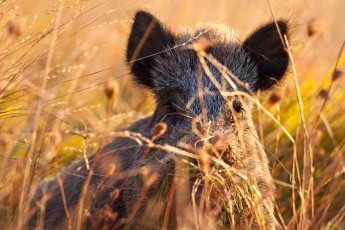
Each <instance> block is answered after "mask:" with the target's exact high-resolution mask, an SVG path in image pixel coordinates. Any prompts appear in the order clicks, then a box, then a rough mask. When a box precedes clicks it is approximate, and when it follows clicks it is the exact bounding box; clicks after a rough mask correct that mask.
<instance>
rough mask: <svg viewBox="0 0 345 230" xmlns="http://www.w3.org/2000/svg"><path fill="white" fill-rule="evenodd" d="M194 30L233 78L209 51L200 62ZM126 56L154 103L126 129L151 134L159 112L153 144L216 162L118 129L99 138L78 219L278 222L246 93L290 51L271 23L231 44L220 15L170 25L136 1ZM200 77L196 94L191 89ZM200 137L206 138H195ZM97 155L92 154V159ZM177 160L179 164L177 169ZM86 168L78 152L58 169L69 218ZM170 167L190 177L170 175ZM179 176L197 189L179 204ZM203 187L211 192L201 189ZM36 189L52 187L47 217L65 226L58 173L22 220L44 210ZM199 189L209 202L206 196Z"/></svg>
mask: <svg viewBox="0 0 345 230" xmlns="http://www.w3.org/2000/svg"><path fill="white" fill-rule="evenodd" d="M278 26H279V29H280V31H281V33H282V34H287V32H288V27H287V24H286V23H285V22H284V21H278ZM148 31H149V33H148V34H146V33H147V32H148ZM198 39H205V40H208V41H209V45H208V46H207V47H206V49H205V52H206V54H207V55H208V56H207V57H213V58H215V59H216V60H217V61H218V62H219V63H220V64H221V65H223V66H224V67H226V68H227V69H228V70H229V71H231V73H232V74H234V75H235V76H236V78H234V77H232V76H233V75H231V74H230V75H229V77H230V78H231V80H232V81H233V82H234V84H235V85H236V87H234V85H231V84H230V83H229V82H227V80H226V79H225V78H224V74H222V73H221V71H220V69H219V66H215V65H214V63H213V64H211V61H206V65H207V66H203V65H202V64H201V61H200V59H199V57H200V55H199V57H198V53H197V52H196V51H195V50H193V49H191V48H190V47H191V46H190V45H191V44H192V43H193V42H197V41H198ZM138 46H141V47H139V48H140V50H138ZM127 61H128V62H129V67H131V72H132V73H133V76H134V79H135V81H136V82H137V83H138V84H139V85H141V86H145V87H147V88H149V89H150V90H152V92H153V93H154V94H155V97H156V100H157V109H156V110H155V112H154V114H153V115H152V116H150V117H148V118H145V119H142V120H139V121H137V122H136V123H134V124H133V125H131V126H130V127H128V128H126V129H125V130H128V131H130V132H134V133H140V134H141V135H142V136H144V137H147V138H149V139H150V138H151V139H152V135H155V134H152V133H151V130H152V129H153V128H154V127H155V125H156V124H157V123H158V122H164V123H166V124H167V130H166V131H165V133H164V134H163V135H162V136H160V137H159V138H156V137H155V138H154V139H155V140H154V142H155V144H158V145H164V144H169V145H172V146H175V147H179V148H180V149H181V148H182V149H183V150H186V151H189V152H195V150H196V149H195V148H196V147H201V148H202V149H203V151H206V153H207V154H208V155H209V156H212V157H214V158H218V160H220V161H222V162H223V164H221V163H219V162H218V163H217V162H215V161H214V160H209V166H208V167H209V169H208V170H206V167H207V166H205V165H204V164H206V163H205V162H207V160H205V159H204V158H202V159H204V160H199V161H196V160H193V159H188V160H187V159H186V157H181V156H180V155H179V154H176V153H172V152H169V151H167V150H165V149H161V148H156V147H148V146H147V143H146V142H145V141H143V143H142V144H139V143H138V142H136V141H134V140H133V139H130V138H125V137H121V138H120V137H117V138H115V139H114V140H112V141H111V142H110V143H109V144H107V145H106V146H105V147H104V148H103V150H102V153H101V155H100V158H99V159H98V162H97V164H96V165H95V170H94V175H93V176H92V179H91V182H90V184H89V187H88V192H87V193H86V196H85V200H84V210H83V217H82V218H83V219H82V224H83V225H82V228H83V229H114V228H115V229H116V228H126V227H127V228H129V229H161V228H162V227H163V225H164V224H167V227H168V229H176V228H186V229H195V228H197V226H199V228H201V229H208V228H210V229H212V228H226V227H233V226H238V225H242V226H246V228H252V229H258V228H265V229H275V228H276V227H275V226H276V224H275V218H274V190H275V188H274V184H273V182H272V177H271V175H270V172H269V167H268V161H267V157H266V154H265V152H264V151H263V148H262V146H261V145H260V142H259V141H258V137H257V134H256V131H255V129H254V125H253V121H252V118H251V107H252V102H251V100H249V98H248V97H251V96H254V94H255V93H256V92H257V91H258V90H266V89H269V88H271V87H272V86H273V85H275V84H276V83H277V82H279V81H280V80H281V79H282V77H283V75H284V73H285V72H286V69H287V66H288V55H287V53H286V52H285V50H284V45H283V44H282V43H281V39H280V38H279V35H278V32H277V29H276V27H275V24H274V23H273V22H272V23H269V24H267V25H264V26H263V27H260V28H259V29H257V30H256V31H255V32H254V33H253V34H252V35H250V36H249V37H248V38H247V39H246V40H245V41H244V43H243V44H238V43H237V42H235V39H234V38H233V33H232V30H231V29H229V28H227V27H226V26H224V25H223V26H222V25H206V26H201V27H199V28H198V29H196V31H195V32H190V31H185V32H181V33H180V34H179V35H174V34H172V33H171V32H170V31H169V30H168V29H166V27H165V26H164V25H163V24H162V23H161V22H160V21H159V20H158V19H156V18H155V17H154V16H152V15H151V14H150V13H147V12H144V11H139V12H137V14H136V16H135V19H134V23H133V26H132V31H131V34H130V37H129V40H128V46H127ZM205 68H209V70H210V71H211V73H212V76H209V73H207V72H206V71H203V69H205ZM200 70H202V71H200ZM211 77H213V78H214V79H215V80H216V81H218V83H219V84H220V85H221V87H222V89H221V90H222V91H227V92H233V93H234V95H232V96H231V95H230V96H226V98H224V94H222V93H221V92H220V89H219V88H217V84H215V83H214V81H213V80H214V79H213V80H211ZM198 79H199V80H200V81H201V82H200V81H199V82H198ZM238 80H240V81H241V82H239V81H238ZM243 83H244V84H243ZM200 84H201V85H202V100H200V99H201V96H200V94H199V93H198V87H199V86H200ZM236 88H237V89H236ZM240 92H242V95H239V94H240ZM243 93H247V97H246V96H244V95H243ZM203 111H205V113H203ZM201 114H206V117H205V116H201ZM194 124H197V125H196V126H197V127H198V128H199V130H198V131H197V130H196V128H195V125H194ZM218 134H221V135H222V136H223V138H221V140H222V142H221V143H220V144H217V145H215V144H214V143H213V142H212V141H214V140H216V139H217V138H216V136H217V135H218ZM212 137H213V138H212ZM200 143H203V144H202V145H201V146H199V144H200ZM212 143H213V144H212ZM181 146H183V147H181ZM198 156H202V155H200V154H199V155H198ZM94 157H95V156H94V155H91V156H90V157H89V161H90V164H91V165H92V164H93V162H94ZM200 159H201V158H200ZM181 160H182V161H181ZM178 165H179V167H180V166H181V165H185V166H184V167H182V169H180V168H178ZM226 165H227V166H226ZM183 168H185V169H186V168H187V169H188V170H183ZM69 172H72V173H69ZM181 172H182V174H181ZM87 173H88V170H87V169H86V166H85V162H84V160H82V161H80V162H77V163H75V164H74V165H72V166H70V167H69V168H68V170H67V172H66V173H63V174H62V175H61V179H62V181H63V189H64V192H65V194H66V201H67V204H68V208H69V211H70V213H71V215H72V216H71V218H72V225H73V226H75V224H76V222H77V221H76V220H77V216H76V213H77V212H73V210H74V209H75V208H76V205H77V203H78V200H79V198H80V194H81V189H82V187H83V184H84V182H85V177H86V174H87ZM176 173H177V174H178V175H179V176H181V175H182V177H183V178H189V179H188V180H187V181H185V180H182V179H181V180H180V179H178V178H180V177H178V178H177V179H176V177H175V175H177V174H176ZM206 173H207V175H206V176H205V174H206ZM184 174H186V175H184ZM205 178H208V179H207V180H206V179H205ZM198 181H199V182H200V181H201V182H200V183H199V184H198ZM208 183H209V184H208ZM186 185H187V187H188V188H190V190H191V188H192V187H193V188H196V189H195V190H193V191H190V194H184V196H186V197H185V198H184V201H185V203H183V205H184V207H185V208H184V209H183V212H185V213H178V212H177V211H178V210H179V211H180V212H181V207H179V205H181V202H178V201H179V200H180V201H181V199H182V198H181V197H178V195H177V193H179V192H178V189H180V188H181V187H183V186H186ZM188 188H187V191H188ZM206 188H207V189H208V190H207V191H209V193H208V194H209V198H207V196H206V195H205V194H207V191H206V190H204V189H206ZM175 190H176V191H175ZM43 191H44V193H47V194H48V196H49V199H48V201H47V203H46V204H45V207H46V208H45V212H44V227H45V228H46V229H64V228H66V225H67V218H66V213H65V210H64V207H63V202H62V195H61V191H60V188H59V186H58V184H57V180H56V179H54V180H51V181H49V182H45V183H43V184H41V185H39V186H38V191H37V192H36V195H35V198H34V201H33V202H32V204H33V205H32V207H31V210H34V214H33V215H32V217H31V219H30V220H29V221H28V226H29V228H33V227H34V226H36V225H37V222H38V220H39V216H40V215H42V213H43V212H41V211H40V210H41V209H40V208H39V207H40V205H39V204H40V202H41V200H42V197H43V195H42V194H43ZM175 192H176V193H175ZM193 192H194V193H195V194H192V193H193ZM179 194H181V193H179ZM192 197H195V202H194V204H195V205H192V204H193V202H192V201H193V199H192ZM205 197H206V198H205ZM170 198H171V199H170ZM205 199H206V200H207V202H209V203H208V205H206V206H203V205H202V203H203V202H204V201H205ZM170 204H171V206H170ZM43 205H44V204H43ZM194 217H197V218H194Z"/></svg>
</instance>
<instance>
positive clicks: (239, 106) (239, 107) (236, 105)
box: [232, 100, 243, 114]
mask: <svg viewBox="0 0 345 230" xmlns="http://www.w3.org/2000/svg"><path fill="white" fill-rule="evenodd" d="M232 108H233V109H234V111H235V112H236V113H237V114H240V113H241V112H242V110H243V108H242V104H241V103H240V102H239V101H236V100H234V101H233V102H232Z"/></svg>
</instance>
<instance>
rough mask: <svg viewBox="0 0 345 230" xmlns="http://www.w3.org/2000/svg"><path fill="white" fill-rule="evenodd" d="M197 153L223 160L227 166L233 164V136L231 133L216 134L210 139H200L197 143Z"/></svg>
mask: <svg viewBox="0 0 345 230" xmlns="http://www.w3.org/2000/svg"><path fill="white" fill-rule="evenodd" d="M195 149H196V150H197V152H200V151H202V152H204V153H203V154H207V155H208V156H212V157H216V158H217V159H221V160H223V161H224V162H225V163H226V164H229V165H231V164H232V163H233V159H232V158H233V155H234V154H232V152H233V151H232V147H231V136H230V135H229V133H221V132H216V133H214V134H213V135H210V136H209V137H206V138H203V139H201V138H200V139H199V140H197V141H196V142H195Z"/></svg>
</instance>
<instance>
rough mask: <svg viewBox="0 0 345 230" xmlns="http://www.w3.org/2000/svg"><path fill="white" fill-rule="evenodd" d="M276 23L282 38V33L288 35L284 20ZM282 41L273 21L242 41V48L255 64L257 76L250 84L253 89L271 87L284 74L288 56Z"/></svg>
mask: <svg viewBox="0 0 345 230" xmlns="http://www.w3.org/2000/svg"><path fill="white" fill-rule="evenodd" d="M277 24H278V27H279V30H280V32H281V34H282V38H283V39H284V35H288V25H287V23H286V22H284V21H277ZM282 42H283V41H282V40H281V38H280V36H279V33H278V31H277V27H276V25H275V23H274V22H271V23H269V24H266V25H264V26H262V27H261V28H259V29H257V30H256V31H255V32H254V33H253V34H251V35H250V36H249V37H248V38H247V40H246V41H245V42H244V44H243V47H244V49H245V50H247V52H249V54H250V56H251V59H252V61H254V63H255V64H256V66H257V71H258V77H257V79H255V82H254V84H253V85H252V89H253V90H254V91H258V90H266V89H269V88H271V87H272V86H273V85H275V84H276V83H277V82H279V81H280V80H281V79H282V77H283V75H284V74H285V72H286V70H287V67H288V65H289V56H288V53H287V52H286V51H285V48H284V45H285V44H283V43H282Z"/></svg>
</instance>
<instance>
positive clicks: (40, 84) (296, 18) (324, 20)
mask: <svg viewBox="0 0 345 230" xmlns="http://www.w3.org/2000/svg"><path fill="white" fill-rule="evenodd" d="M270 3H271V10H270V7H269V4H268V1H264V0H261V1H250V0H244V1H228V0H221V1H206V0H201V1H196V0H191V1H182V0H174V1H172V0H170V1H158V0H141V1H133V0H130V1H124V0H108V1H107V0H95V1H81V0H80V1H78V0H74V1H72V0H65V1H64V0H60V1H53V0H46V1H43V0H41V1H37V0H9V1H0V28H1V32H0V72H1V74H0V150H1V151H0V165H1V166H0V226H1V227H0V228H1V229H15V228H16V227H19V226H21V224H22V221H23V219H24V218H25V216H24V210H25V207H26V205H27V198H28V197H27V194H28V192H29V191H30V190H32V189H33V188H34V185H35V184H36V183H38V182H40V181H42V180H43V179H45V178H49V177H51V176H55V175H56V174H57V173H58V172H62V171H64V170H65V169H66V167H67V166H68V165H69V164H70V163H71V162H72V161H73V160H75V159H81V158H83V157H84V155H85V154H88V153H92V152H94V151H95V150H96V149H97V148H98V146H99V144H100V142H101V139H102V138H104V136H106V135H105V134H106V133H109V132H111V131H114V130H118V129H120V128H122V127H125V126H126V125H127V124H130V123H131V122H132V121H135V120H137V119H139V118H142V117H144V116H146V115H148V114H150V113H151V112H152V111H153V110H154V108H155V102H154V100H153V97H152V95H151V94H150V92H147V91H145V90H143V89H141V88H139V87H136V86H135V85H134V84H133V83H132V82H131V76H130V75H129V71H128V69H127V66H126V63H125V49H126V48H125V47H126V42H127V38H128V35H129V30H130V26H131V23H132V16H133V15H134V13H135V11H136V10H137V9H147V10H150V11H151V12H153V13H154V14H155V15H157V16H158V17H159V18H161V19H162V20H163V21H165V22H166V23H167V24H168V25H169V26H170V27H172V28H173V29H174V30H178V29H179V28H180V27H194V26H195V25H196V24H197V23H199V22H207V21H221V22H227V23H228V24H229V25H230V26H232V27H234V28H235V29H236V31H237V32H238V39H239V40H241V39H244V38H245V37H246V36H247V35H248V33H249V32H251V31H253V30H254V29H255V28H256V27H258V26H259V25H260V24H263V23H265V22H267V21H269V20H271V19H272V12H273V15H274V17H276V18H280V17H283V18H288V19H289V21H290V23H291V27H292V30H293V32H292V41H291V42H290V43H291V44H290V46H291V50H292V53H293V62H292V68H291V70H290V71H289V73H288V74H287V76H286V80H285V81H284V85H281V86H280V87H277V88H276V90H275V92H274V93H271V94H265V95H261V97H260V100H261V102H262V104H263V105H264V106H265V108H266V109H267V110H268V111H269V112H270V113H271V114H272V115H273V116H274V117H275V118H277V120H278V121H279V122H280V124H281V126H279V125H277V123H276V122H275V121H273V120H272V119H271V118H270V117H269V116H268V115H267V114H266V113H264V112H263V111H261V110H259V111H257V112H256V113H255V114H254V117H255V119H256V121H257V122H256V126H257V130H258V133H259V135H260V138H261V142H262V143H263V145H264V146H265V148H266V152H267V154H268V157H269V159H270V163H271V168H272V174H273V178H274V181H275V184H276V187H277V191H276V216H277V219H278V221H279V223H280V228H281V229H345V180H344V179H345V177H344V171H345V157H344V156H345V129H344V128H345V81H344V79H345V74H344V71H345V48H344V41H345V26H344V21H345V2H344V1H340V0H338V1H337V0H330V1H322V0H313V1H312V0H307V1H298V0H290V1H278V0H277V1H273V0H272V1H270ZM105 84H112V86H113V87H115V88H116V89H117V90H116V92H115V98H114V101H113V102H111V103H112V105H110V102H109V101H108V99H107V97H106V95H105V92H104V88H105V87H104V85H105ZM282 127H284V128H285V130H286V131H284V130H283V129H282ZM109 140H110V138H107V141H109Z"/></svg>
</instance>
